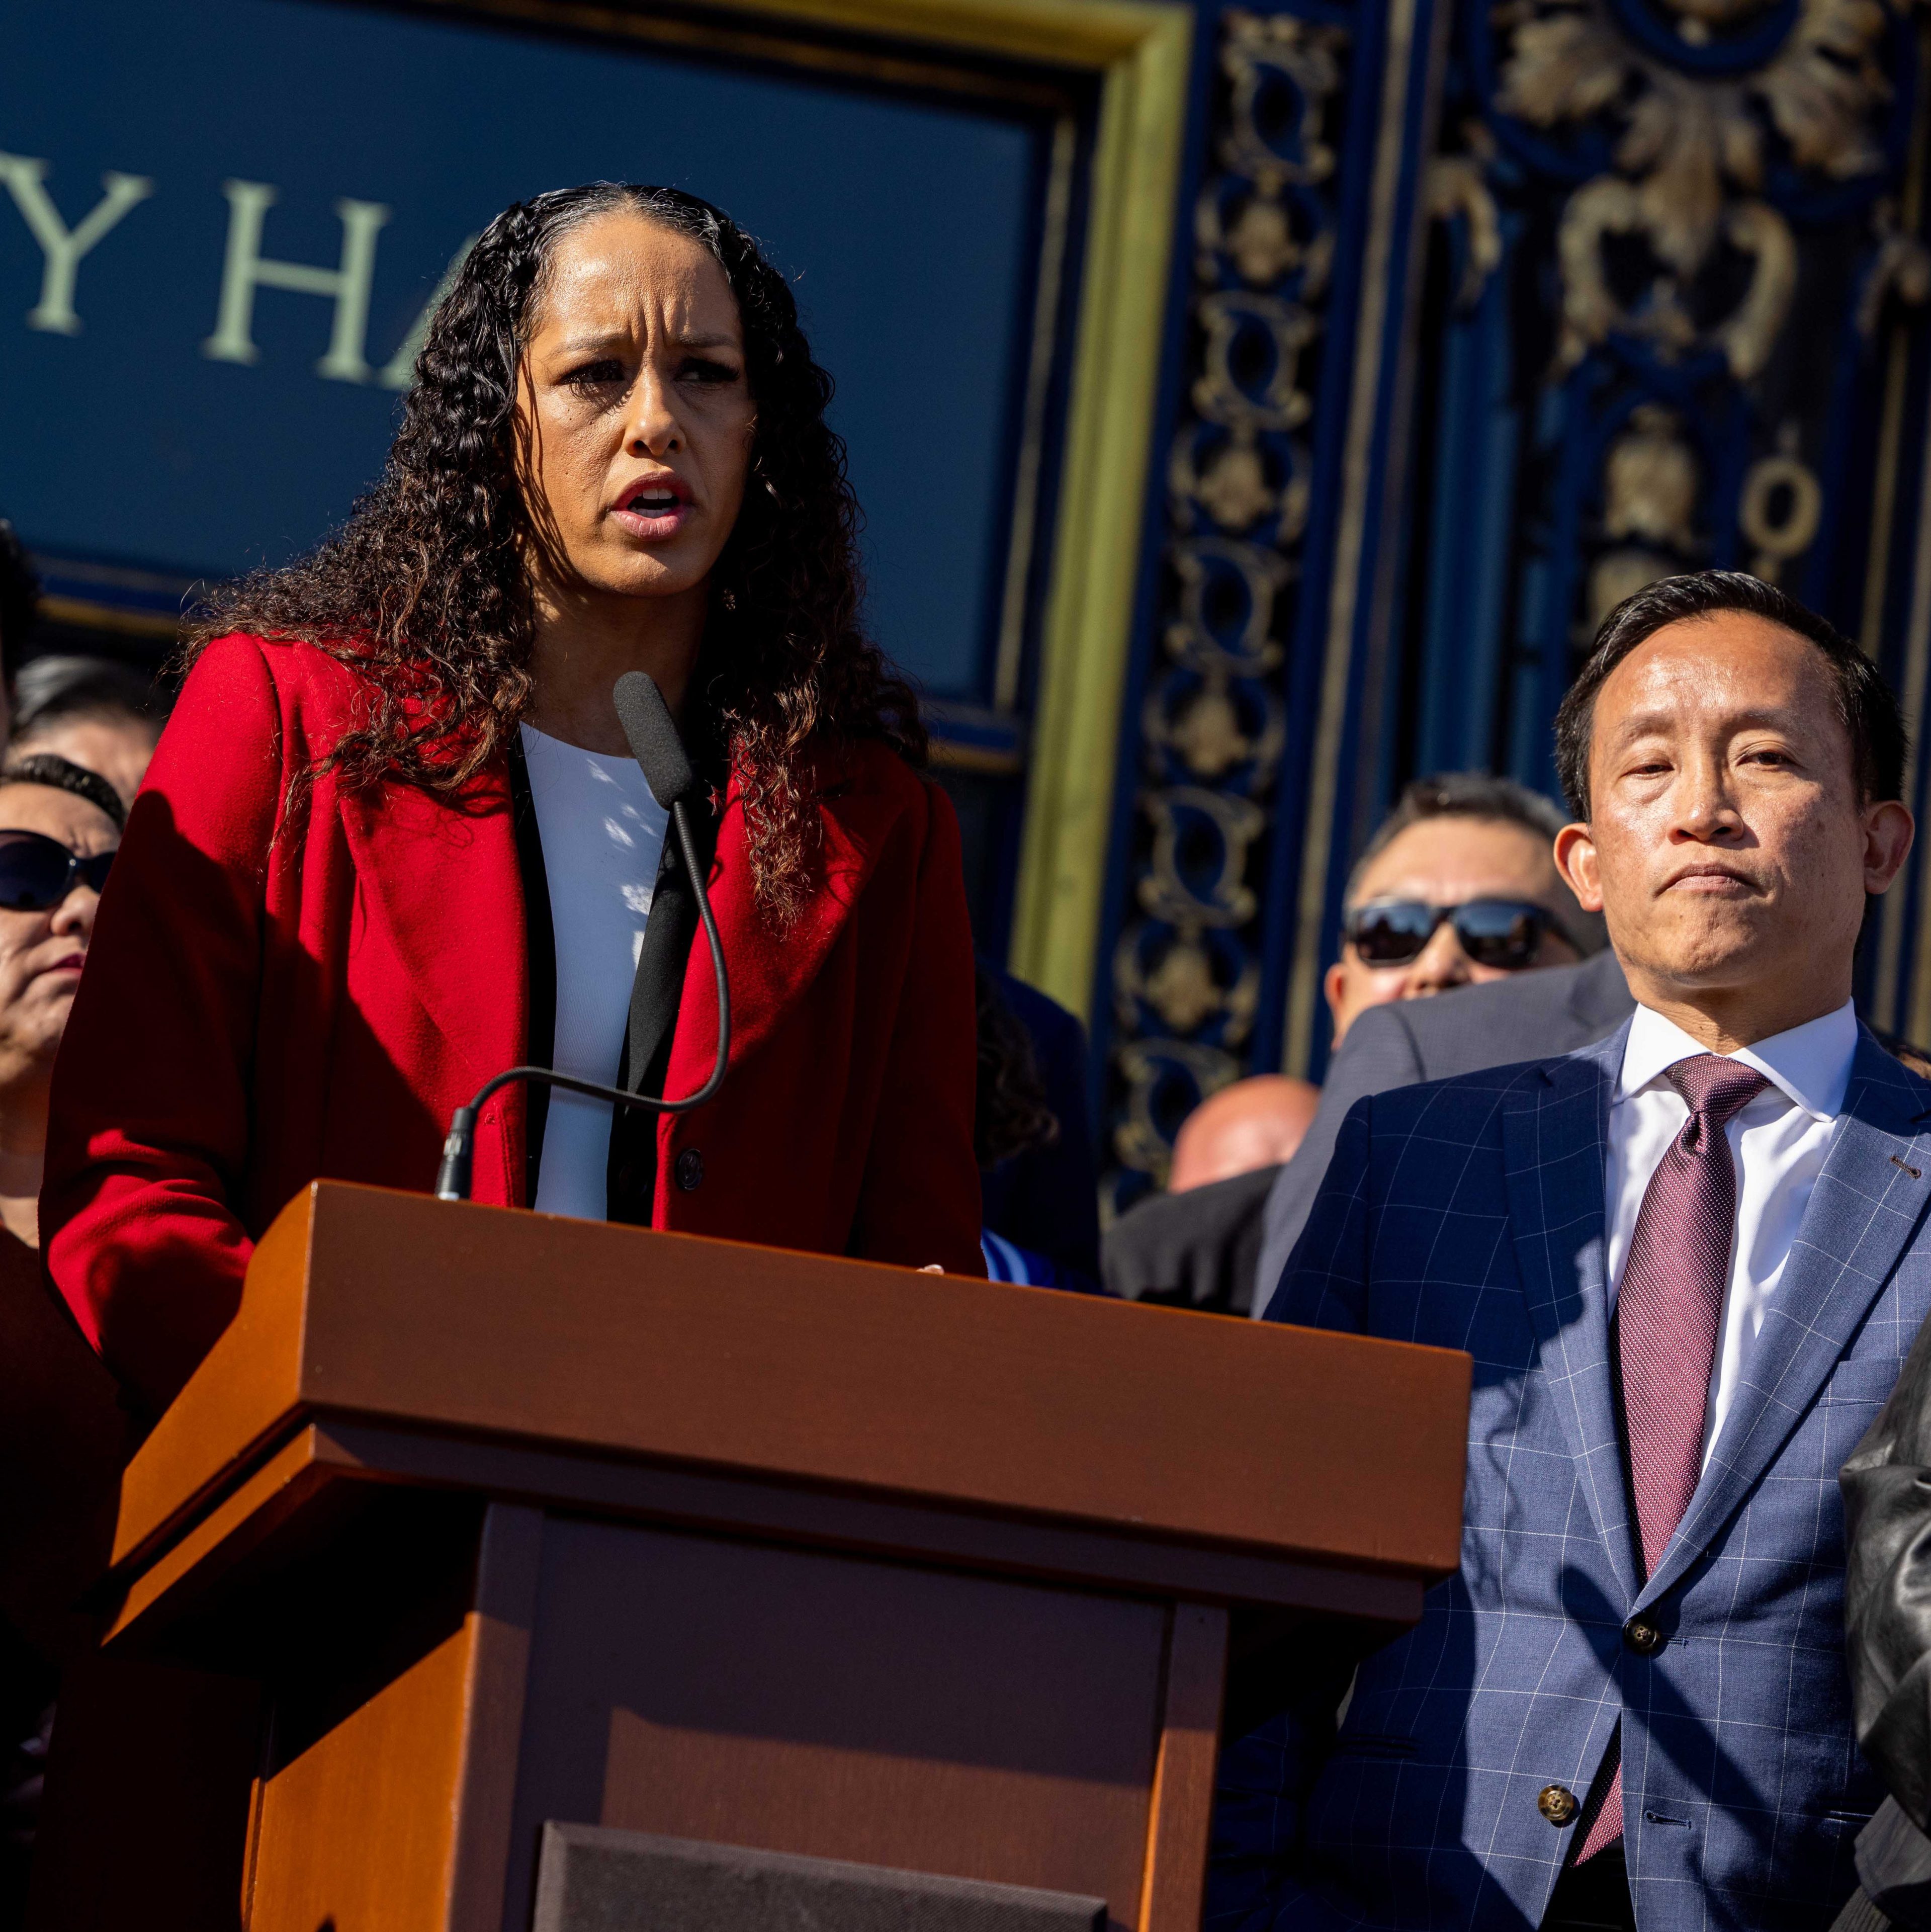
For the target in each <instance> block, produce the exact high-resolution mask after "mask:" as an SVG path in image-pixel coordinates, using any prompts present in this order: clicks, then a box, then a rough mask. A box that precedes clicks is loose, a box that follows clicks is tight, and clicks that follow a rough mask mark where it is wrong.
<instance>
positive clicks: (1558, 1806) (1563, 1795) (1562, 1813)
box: [1535, 1784, 1581, 1825]
mask: <svg viewBox="0 0 1931 1932" xmlns="http://www.w3.org/2000/svg"><path fill="white" fill-rule="evenodd" d="M1535 1808H1536V1809H1537V1811H1540V1813H1541V1814H1542V1815H1543V1817H1545V1818H1546V1819H1547V1820H1549V1823H1551V1824H1552V1825H1567V1824H1570V1823H1573V1822H1574V1820H1575V1817H1576V1813H1577V1811H1579V1810H1580V1809H1581V1807H1580V1806H1579V1805H1577V1803H1576V1794H1575V1793H1574V1792H1573V1791H1571V1790H1569V1789H1568V1788H1567V1787H1566V1786H1564V1785H1560V1784H1545V1785H1544V1786H1543V1788H1542V1795H1541V1796H1540V1797H1539V1798H1537V1800H1536V1802H1535Z"/></svg>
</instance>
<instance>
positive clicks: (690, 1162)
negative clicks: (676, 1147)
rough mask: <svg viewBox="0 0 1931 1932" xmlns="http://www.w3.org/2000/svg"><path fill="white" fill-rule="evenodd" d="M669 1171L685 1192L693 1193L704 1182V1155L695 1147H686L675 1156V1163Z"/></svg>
mask: <svg viewBox="0 0 1931 1932" xmlns="http://www.w3.org/2000/svg"><path fill="white" fill-rule="evenodd" d="M671 1172H673V1174H675V1175H676V1177H677V1185H678V1186H679V1187H681V1188H682V1189H683V1190H684V1192H685V1193H686V1194H694V1193H697V1190H698V1189H699V1188H700V1187H703V1184H704V1157H703V1155H702V1154H700V1153H699V1152H698V1151H697V1149H696V1148H685V1150H684V1151H683V1152H682V1154H679V1156H678V1157H677V1165H676V1167H674V1168H673V1169H672V1170H671Z"/></svg>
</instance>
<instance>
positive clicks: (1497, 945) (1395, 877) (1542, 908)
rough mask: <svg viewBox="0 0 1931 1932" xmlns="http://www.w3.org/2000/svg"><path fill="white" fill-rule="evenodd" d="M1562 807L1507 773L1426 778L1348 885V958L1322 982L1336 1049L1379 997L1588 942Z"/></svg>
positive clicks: (1481, 977) (1447, 985) (1505, 968)
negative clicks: (1561, 861)
mask: <svg viewBox="0 0 1931 1932" xmlns="http://www.w3.org/2000/svg"><path fill="white" fill-rule="evenodd" d="M1562 824H1563V818H1562V814H1561V812H1559V811H1558V810H1557V809H1556V808H1555V806H1554V805H1552V804H1550V803H1549V801H1548V800H1547V799H1542V798H1538V797H1537V796H1536V795H1535V794H1534V793H1533V792H1531V791H1528V790H1525V788H1524V787H1522V786H1521V785H1519V784H1512V783H1511V782H1510V781H1509V780H1508V779H1507V778H1489V777H1486V776H1485V775H1483V774H1481V773H1480V772H1449V773H1447V774H1445V775H1441V776H1438V777H1435V778H1417V780H1416V781H1414V784H1411V785H1410V786H1409V787H1408V790H1406V791H1405V792H1404V793H1402V798H1401V802H1399V804H1398V805H1396V807H1395V809H1394V810H1393V811H1392V812H1390V814H1389V815H1388V817H1387V819H1386V820H1384V823H1382V825H1381V828H1380V829H1379V830H1378V831H1377V832H1376V833H1375V835H1374V837H1373V838H1372V839H1371V840H1370V841H1369V844H1368V849H1367V850H1366V851H1365V852H1364V853H1362V855H1361V857H1360V860H1359V861H1358V862H1357V864H1356V865H1355V868H1354V874H1353V875H1352V877H1350V879H1349V880H1348V892H1347V899H1346V910H1345V913H1344V915H1343V921H1342V947H1341V957H1340V958H1339V959H1338V960H1337V961H1336V962H1335V963H1334V965H1332V966H1330V968H1328V969H1327V979H1326V980H1325V982H1324V991H1325V992H1326V993H1327V1005H1328V1011H1329V1012H1330V1013H1331V1014H1332V1015H1333V1019H1334V1040H1335V1043H1336V1046H1339V1044H1340V1043H1341V1041H1342V1040H1343V1039H1344V1038H1345V1036H1346V1034H1347V1032H1348V1028H1350V1027H1351V1025H1353V1024H1354V1021H1355V1020H1356V1019H1357V1017H1358V1016H1360V1014H1361V1013H1363V1011H1365V1010H1366V1009H1367V1008H1368V1007H1378V1006H1384V1005H1387V1004H1389V1003H1390V1002H1391V1001H1396V1000H1419V999H1426V998H1429V997H1431V996H1432V995H1435V994H1437V993H1445V992H1449V991H1450V990H1451V989H1453V988H1455V987H1457V986H1481V985H1483V984H1486V983H1488V982H1489V981H1491V980H1504V979H1507V978H1509V977H1511V976H1512V975H1513V974H1518V973H1524V972H1528V971H1531V970H1532V969H1533V968H1537V967H1540V966H1568V965H1574V964H1575V962H1576V961H1577V960H1579V959H1581V958H1582V955H1583V953H1584V952H1585V950H1588V949H1587V948H1585V947H1583V946H1582V945H1581V944H1579V943H1578V935H1579V931H1580V929H1581V927H1582V923H1583V922H1582V916H1581V908H1580V907H1579V906H1578V905H1577V904H1576V898H1575V895H1574V894H1573V893H1572V892H1570V889H1569V888H1568V887H1567V886H1565V885H1564V883H1562V880H1561V877H1559V876H1558V874H1557V872H1556V869H1555V858H1554V856H1553V847H1554V845H1555V835H1556V834H1557V832H1559V831H1561V829H1562Z"/></svg>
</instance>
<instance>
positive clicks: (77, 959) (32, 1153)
mask: <svg viewBox="0 0 1931 1932" xmlns="http://www.w3.org/2000/svg"><path fill="white" fill-rule="evenodd" d="M125 820H126V814H125V811H124V809H123V808H122V805H121V800H120V797H119V796H118V793H116V792H115V790H114V787H112V785H110V784H109V783H108V782H107V781H106V779H105V778H100V777H97V776H96V775H95V774H94V772H90V771H86V770H83V769H82V767H81V766H79V765H76V764H71V763H69V762H68V761H67V760H66V759H65V758H60V757H53V756H52V755H51V754H41V755H40V756H38V757H27V758H19V759H16V760H14V762H13V764H12V765H10V766H9V767H8V768H7V769H6V771H5V772H0V1229H4V1234H0V1244H4V1246H5V1247H6V1248H7V1249H8V1250H13V1248H14V1247H15V1244H24V1246H25V1247H27V1248H37V1247H39V1245H40V1231H39V1227H38V1223H37V1213H36V1210H37V1203H38V1202H39V1199H40V1167H41V1161H42V1157H43V1154H44V1151H45V1149H46V1132H47V1094H48V1088H49V1085H50V1083H51V1082H52V1078H53V1067H54V1055H55V1052H57V1051H58V1049H59V1046H60V1043H61V1034H62V1033H63V1032H64V1031H65V1030H66V1027H67V1013H68V1011H69V1010H70V1008H71V1007H72V1006H73V995H74V992H75V989H76V988H77V987H78V986H79V984H80V969H81V967H82V965H83V964H84V963H85V960H86V958H87V947H88V941H90V940H91V938H93V936H94V907H96V906H97V905H98V904H100V888H101V887H102V886H104V885H105V884H106V883H107V868H109V866H110V865H112V863H113V862H114V853H115V847H117V846H118V845H119V844H120V842H121V826H122V825H123V824H124V823H125ZM38 1272H39V1269H38V1265H37V1264H34V1273H35V1274H36V1275H37V1274H38Z"/></svg>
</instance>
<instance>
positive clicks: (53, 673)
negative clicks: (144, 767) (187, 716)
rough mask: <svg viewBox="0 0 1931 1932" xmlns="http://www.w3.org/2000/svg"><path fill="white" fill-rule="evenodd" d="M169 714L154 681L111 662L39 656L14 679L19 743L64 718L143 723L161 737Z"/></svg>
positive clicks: (100, 659) (122, 665) (14, 728)
mask: <svg viewBox="0 0 1931 1932" xmlns="http://www.w3.org/2000/svg"><path fill="white" fill-rule="evenodd" d="M166 716H167V704H166V700H165V699H164V698H163V696H162V695H161V694H160V691H158V690H157V688H156V687H155V685H154V681H153V680H152V679H150V678H147V677H144V676H142V674H141V673H139V671H137V670H134V669H133V667H132V666H130V665H128V664H117V663H115V661H114V660H113V659H112V658H83V657H43V658H34V661H32V663H31V664H23V665H22V667H21V668H20V672H19V676H17V677H16V678H15V679H14V680H13V740H14V742H15V743H16V744H18V743H19V742H20V741H21V740H22V739H25V738H28V737H31V736H32V735H33V733H34V732H35V731H37V730H40V729H41V728H42V727H44V726H46V725H49V724H57V723H58V722H59V721H61V720H62V719H63V718H100V719H103V720H105V721H106V722H108V723H109V724H121V723H131V724H142V725H145V726H146V727H147V728H148V730H151V731H154V732H155V733H158V732H159V731H160V728H161V726H162V724H163V723H164V722H165V721H166Z"/></svg>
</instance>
